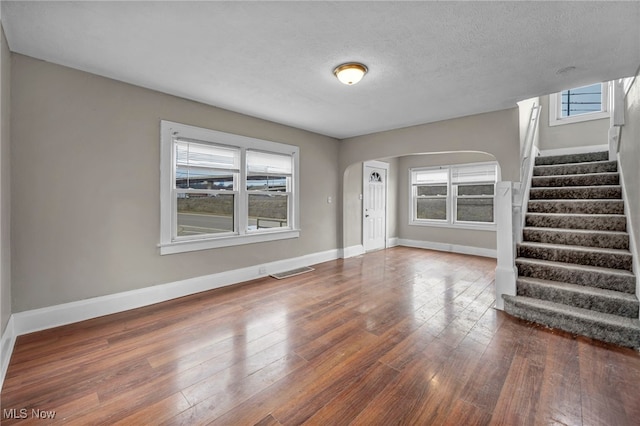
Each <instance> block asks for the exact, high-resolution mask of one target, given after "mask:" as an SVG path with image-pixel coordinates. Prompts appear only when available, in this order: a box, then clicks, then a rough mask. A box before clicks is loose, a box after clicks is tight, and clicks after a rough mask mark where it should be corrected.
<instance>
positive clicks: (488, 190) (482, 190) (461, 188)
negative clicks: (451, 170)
mask: <svg viewBox="0 0 640 426" xmlns="http://www.w3.org/2000/svg"><path fill="white" fill-rule="evenodd" d="M494 187H495V186H494V185H493V184H486V185H458V195H493V191H494Z"/></svg>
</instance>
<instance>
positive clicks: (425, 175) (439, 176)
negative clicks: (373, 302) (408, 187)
mask: <svg viewBox="0 0 640 426" xmlns="http://www.w3.org/2000/svg"><path fill="white" fill-rule="evenodd" d="M448 181H449V171H448V170H440V169H438V170H420V171H417V172H415V175H414V181H413V183H446V182H448Z"/></svg>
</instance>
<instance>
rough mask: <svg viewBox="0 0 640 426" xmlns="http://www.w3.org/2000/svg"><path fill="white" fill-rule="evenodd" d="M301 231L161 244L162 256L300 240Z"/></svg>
mask: <svg viewBox="0 0 640 426" xmlns="http://www.w3.org/2000/svg"><path fill="white" fill-rule="evenodd" d="M299 236H300V230H297V229H287V230H286V231H268V232H264V233H262V232H261V233H259V234H258V233H255V234H248V235H233V236H228V237H218V238H207V239H202V240H191V241H179V242H170V243H164V244H159V245H158V247H160V254H161V255H165V254H176V253H185V252H190V251H198V250H208V249H214V248H221V247H232V246H240V245H244V244H253V243H262V242H267V241H278V240H286V239H291V238H298V237H299Z"/></svg>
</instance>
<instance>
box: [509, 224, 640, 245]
mask: <svg viewBox="0 0 640 426" xmlns="http://www.w3.org/2000/svg"><path fill="white" fill-rule="evenodd" d="M522 235H523V240H524V241H526V242H536V243H545V244H565V245H569V246H583V247H600V248H612V249H622V250H628V249H629V234H628V233H626V232H620V231H596V230H592V229H562V228H536V227H525V228H524V229H523V230H522Z"/></svg>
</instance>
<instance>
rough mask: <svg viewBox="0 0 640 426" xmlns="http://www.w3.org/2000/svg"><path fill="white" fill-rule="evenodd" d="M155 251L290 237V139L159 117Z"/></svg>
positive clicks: (293, 191)
mask: <svg viewBox="0 0 640 426" xmlns="http://www.w3.org/2000/svg"><path fill="white" fill-rule="evenodd" d="M161 134H162V136H161V163H162V164H161V194H162V195H161V237H160V240H161V241H160V253H161V254H171V253H179V252H184V251H193V250H201V249H208V248H215V247H225V246H232V245H239V244H248V243H254V242H261V241H271V240H279V239H285V238H295V237H297V236H298V235H299V231H298V230H297V211H298V195H297V194H298V191H297V188H298V184H297V170H298V152H299V150H298V147H296V146H292V145H286V144H281V143H276V142H271V141H265V140H260V139H254V138H247V137H243V136H238V135H233V134H229V133H222V132H217V131H214V130H208V129H202V128H197V127H192V126H187V125H183V124H179V123H173V122H169V121H162V122H161Z"/></svg>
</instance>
